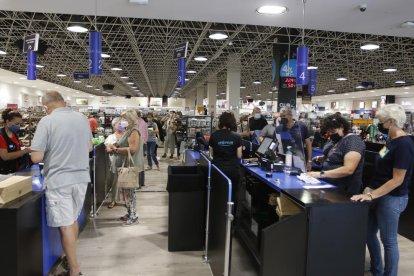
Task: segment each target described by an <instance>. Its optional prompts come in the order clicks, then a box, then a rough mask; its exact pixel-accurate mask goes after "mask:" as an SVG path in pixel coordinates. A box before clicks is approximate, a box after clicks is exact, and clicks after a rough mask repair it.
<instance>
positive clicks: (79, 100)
mask: <svg viewBox="0 0 414 276" xmlns="http://www.w3.org/2000/svg"><path fill="white" fill-rule="evenodd" d="M76 105H88V99H84V98H77V99H76Z"/></svg>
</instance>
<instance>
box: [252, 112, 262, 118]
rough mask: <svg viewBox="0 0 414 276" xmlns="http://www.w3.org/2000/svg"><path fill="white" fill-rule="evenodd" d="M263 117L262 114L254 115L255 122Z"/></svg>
mask: <svg viewBox="0 0 414 276" xmlns="http://www.w3.org/2000/svg"><path fill="white" fill-rule="evenodd" d="M261 117H262V114H260V113H255V114H254V119H255V120H259V119H260V118H261Z"/></svg>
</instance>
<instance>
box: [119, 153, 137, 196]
mask: <svg viewBox="0 0 414 276" xmlns="http://www.w3.org/2000/svg"><path fill="white" fill-rule="evenodd" d="M127 159H128V162H127V166H126V167H125V163H126V162H125V161H126V160H127ZM117 171H118V188H130V189H133V188H138V174H139V172H138V168H137V167H135V163H134V160H133V159H132V155H131V152H130V151H129V148H128V156H127V157H126V158H125V160H124V162H123V163H122V167H120V168H118V169H117Z"/></svg>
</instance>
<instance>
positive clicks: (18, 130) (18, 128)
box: [9, 125, 20, 134]
mask: <svg viewBox="0 0 414 276" xmlns="http://www.w3.org/2000/svg"><path fill="white" fill-rule="evenodd" d="M9 130H10V131H11V132H13V133H14V134H18V133H19V132H20V127H19V126H17V125H11V126H9Z"/></svg>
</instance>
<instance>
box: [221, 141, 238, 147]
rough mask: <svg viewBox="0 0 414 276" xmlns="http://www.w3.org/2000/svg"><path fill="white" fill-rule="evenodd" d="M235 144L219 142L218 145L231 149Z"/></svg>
mask: <svg viewBox="0 0 414 276" xmlns="http://www.w3.org/2000/svg"><path fill="white" fill-rule="evenodd" d="M233 144H234V142H233V141H219V142H218V145H219V146H222V147H231V146H233Z"/></svg>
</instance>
